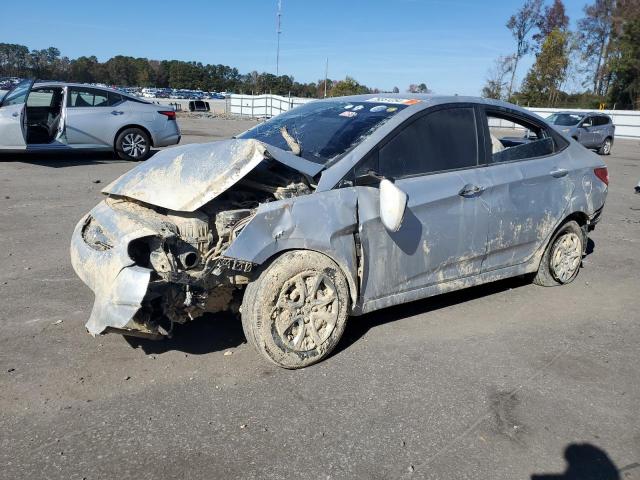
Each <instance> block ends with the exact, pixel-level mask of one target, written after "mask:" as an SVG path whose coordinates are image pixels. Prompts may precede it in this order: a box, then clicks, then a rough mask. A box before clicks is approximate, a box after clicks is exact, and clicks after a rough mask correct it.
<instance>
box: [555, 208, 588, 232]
mask: <svg viewBox="0 0 640 480" xmlns="http://www.w3.org/2000/svg"><path fill="white" fill-rule="evenodd" d="M571 220H575V221H576V223H577V224H578V225H580V226H581V227H585V226H586V225H587V223H588V222H589V217H588V216H587V214H586V213H584V212H573V213H572V214H571V215H568V216H567V217H566V218H565V219H564V220H563V221H562V223H561V224H560V225H559V226H558V228H560V227H561V226H562V225H564V224H565V223H567V222H569V221H571ZM556 230H557V229H556Z"/></svg>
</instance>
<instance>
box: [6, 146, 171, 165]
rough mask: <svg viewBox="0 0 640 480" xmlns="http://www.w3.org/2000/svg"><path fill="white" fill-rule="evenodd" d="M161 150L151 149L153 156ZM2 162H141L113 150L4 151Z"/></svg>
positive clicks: (57, 163)
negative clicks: (119, 154) (126, 158)
mask: <svg viewBox="0 0 640 480" xmlns="http://www.w3.org/2000/svg"><path fill="white" fill-rule="evenodd" d="M157 152H159V150H151V155H150V156H149V158H151V157H152V156H153V155H155V154H156V153H157ZM0 162H6V163H10V162H13V163H28V164H30V165H40V166H42V167H51V168H63V167H75V166H78V165H96V164H101V163H131V165H132V166H135V165H137V164H138V163H139V162H137V161H133V160H121V159H120V158H118V157H117V155H115V154H114V153H113V152H90V151H75V152H73V151H57V152H38V153H34V152H29V153H27V152H19V153H2V154H0Z"/></svg>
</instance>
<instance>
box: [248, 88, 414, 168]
mask: <svg viewBox="0 0 640 480" xmlns="http://www.w3.org/2000/svg"><path fill="white" fill-rule="evenodd" d="M402 102H403V101H402V100H395V99H388V100H387V99H376V98H372V99H369V100H365V101H360V102H348V101H344V100H336V101H322V102H310V103H307V104H304V105H301V106H299V107H296V108H294V109H292V110H289V111H288V112H284V113H281V114H280V115H278V116H276V117H273V118H272V119H271V120H268V121H267V122H265V123H262V124H260V125H257V126H255V127H253V128H252V129H251V130H248V131H246V132H245V133H243V134H241V135H239V136H238V138H254V139H256V140H259V141H261V142H264V143H267V144H269V145H273V146H275V147H278V148H282V149H283V150H287V151H291V152H293V153H295V154H299V155H300V156H301V157H303V158H305V159H307V160H310V161H312V162H315V163H320V164H322V165H326V164H327V163H328V162H329V161H330V160H332V159H334V158H335V157H337V156H338V155H343V154H345V153H346V152H348V151H349V150H351V149H352V148H354V147H355V146H356V145H358V144H359V143H360V142H362V141H363V140H364V139H365V138H366V137H367V136H368V135H370V134H371V133H372V132H373V131H374V130H375V129H377V128H379V127H380V126H381V125H382V124H383V123H385V122H386V121H387V120H389V119H390V118H391V117H392V116H393V115H395V114H396V113H398V112H399V111H401V110H403V109H404V108H406V107H407V106H408V105H409V104H412V103H416V101H414V100H405V101H404V102H405V103H402Z"/></svg>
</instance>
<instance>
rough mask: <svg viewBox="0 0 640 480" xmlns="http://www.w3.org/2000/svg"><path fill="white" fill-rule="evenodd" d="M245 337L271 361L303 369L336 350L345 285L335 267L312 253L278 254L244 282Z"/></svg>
mask: <svg viewBox="0 0 640 480" xmlns="http://www.w3.org/2000/svg"><path fill="white" fill-rule="evenodd" d="M241 313H242V328H243V330H244V332H245V336H246V337H247V341H248V342H249V343H250V344H251V345H253V346H254V347H255V348H256V350H257V351H258V352H260V354H262V356H264V357H265V358H266V359H267V360H269V361H270V362H273V363H275V364H276V365H278V366H280V367H284V368H289V369H293V368H303V367H307V366H309V365H312V364H314V363H316V362H319V361H320V360H322V359H323V358H325V357H326V356H327V355H329V353H331V351H332V350H333V349H334V348H335V346H336V345H337V343H338V341H339V340H340V337H342V333H343V332H344V328H345V325H346V322H347V317H348V316H349V287H348V285H347V280H346V279H345V277H344V275H343V273H342V271H341V270H340V267H338V265H336V264H335V263H334V262H333V261H332V260H331V259H330V258H328V257H326V256H325V255H322V254H320V253H317V252H312V251H306V250H294V251H290V252H286V253H284V254H282V255H281V256H280V257H278V258H277V259H276V260H275V261H273V263H271V264H270V265H269V266H268V267H267V268H266V269H264V270H263V271H262V272H261V273H260V275H259V276H258V278H257V279H256V280H254V281H253V282H252V283H250V284H249V285H247V288H246V290H245V293H244V297H243V299H242V308H241Z"/></svg>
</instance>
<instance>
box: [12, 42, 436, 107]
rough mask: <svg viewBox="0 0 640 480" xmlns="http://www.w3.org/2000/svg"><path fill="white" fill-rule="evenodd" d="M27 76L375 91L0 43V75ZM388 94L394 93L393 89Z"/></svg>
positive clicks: (240, 89) (351, 82) (229, 88)
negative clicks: (75, 54)
mask: <svg viewBox="0 0 640 480" xmlns="http://www.w3.org/2000/svg"><path fill="white" fill-rule="evenodd" d="M1 76H4V77H29V78H37V79H41V80H62V81H68V82H79V83H102V84H106V85H115V86H136V87H156V88H175V89H193V90H196V89H197V90H203V91H215V92H237V93H251V94H262V93H274V94H278V95H293V96H297V97H308V98H322V97H323V96H324V95H325V92H326V94H327V95H328V96H332V97H337V96H342V95H357V94H362V93H379V92H380V90H379V89H377V88H369V87H367V86H366V85H363V84H361V83H359V82H358V81H357V80H355V79H354V78H352V77H349V76H347V77H346V78H345V79H343V80H330V79H327V80H326V84H327V85H326V88H325V80H324V79H322V80H318V81H317V82H310V83H302V82H297V81H295V80H294V78H293V77H292V76H290V75H279V76H276V75H273V74H272V73H266V72H263V73H258V72H257V71H253V72H250V73H247V74H241V73H240V72H239V71H238V69H237V68H233V67H229V66H227V65H220V64H218V65H210V64H203V63H201V62H185V61H181V60H149V59H147V58H134V57H127V56H123V55H117V56H115V57H112V58H110V59H109V60H107V61H105V62H100V61H98V59H97V58H96V57H95V56H90V57H86V56H82V57H78V58H75V59H70V58H69V57H66V56H62V55H61V53H60V50H58V49H57V48H55V47H49V48H47V49H43V50H29V48H28V47H26V46H25V45H17V44H10V43H0V77H1ZM393 91H394V92H399V89H398V87H394V90H393ZM407 91H417V92H427V91H428V89H427V86H426V85H425V84H424V83H421V84H419V85H415V84H411V85H410V86H409V87H408V89H407Z"/></svg>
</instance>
